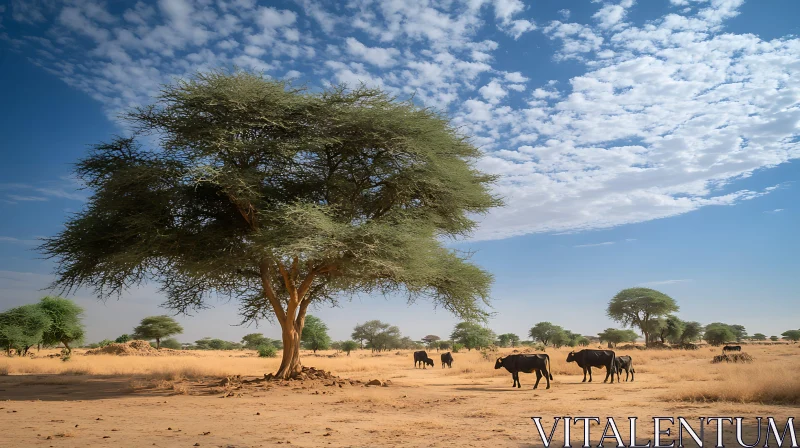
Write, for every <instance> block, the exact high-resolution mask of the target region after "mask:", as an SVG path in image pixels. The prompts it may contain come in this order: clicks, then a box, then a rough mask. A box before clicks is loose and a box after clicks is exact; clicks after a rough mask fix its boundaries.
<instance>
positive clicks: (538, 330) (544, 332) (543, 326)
mask: <svg viewBox="0 0 800 448" xmlns="http://www.w3.org/2000/svg"><path fill="white" fill-rule="evenodd" d="M563 333H564V329H563V328H561V327H560V326H558V325H554V324H551V323H550V322H539V323H538V324H536V325H534V326H533V328H531V329H530V331H528V336H530V337H531V339H533V340H534V341H539V342H541V343H542V344H544V345H547V344H548V342H553V339H558V338H563V337H564V336H565V335H564V334H563ZM559 342H561V339H559Z"/></svg>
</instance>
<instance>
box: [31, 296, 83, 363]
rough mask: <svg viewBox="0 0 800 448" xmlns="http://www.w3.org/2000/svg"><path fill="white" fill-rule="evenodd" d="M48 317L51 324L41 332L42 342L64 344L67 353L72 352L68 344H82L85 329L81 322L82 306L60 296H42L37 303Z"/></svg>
mask: <svg viewBox="0 0 800 448" xmlns="http://www.w3.org/2000/svg"><path fill="white" fill-rule="evenodd" d="M38 305H39V306H40V307H41V308H42V310H43V311H44V312H45V313H46V314H47V316H48V317H49V318H50V321H51V324H50V326H49V327H48V328H47V330H45V332H44V333H43V334H42V343H43V344H44V345H48V346H54V345H57V344H59V343H61V344H64V348H65V349H66V350H67V354H70V353H72V347H70V344H73V343H74V344H82V343H83V338H84V336H85V330H84V326H83V322H82V318H83V308H81V307H80V306H78V305H76V304H75V302H73V301H72V300H69V299H64V298H62V297H53V296H46V297H42V299H41V300H40V301H39V304H38Z"/></svg>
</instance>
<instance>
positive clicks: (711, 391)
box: [664, 361, 800, 405]
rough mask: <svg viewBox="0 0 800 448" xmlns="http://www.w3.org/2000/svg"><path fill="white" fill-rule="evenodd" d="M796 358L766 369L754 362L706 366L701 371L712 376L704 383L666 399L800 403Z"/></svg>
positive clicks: (670, 395)
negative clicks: (704, 369)
mask: <svg viewBox="0 0 800 448" xmlns="http://www.w3.org/2000/svg"><path fill="white" fill-rule="evenodd" d="M798 364H800V363H798V362H797V361H795V362H793V363H783V364H780V363H775V364H773V365H771V366H770V367H769V368H765V367H764V366H763V365H759V363H758V361H756V362H755V363H753V364H746V365H742V364H730V365H728V364H722V365H714V366H713V367H712V366H707V367H706V369H707V372H705V373H704V375H706V377H707V378H709V379H712V378H713V381H710V382H708V383H705V384H693V385H688V386H684V387H682V388H681V390H680V391H678V392H672V393H670V394H669V395H667V396H665V397H664V398H665V399H667V400H676V401H690V402H704V403H705V402H731V403H759V404H783V405H800V379H798V376H797V367H798Z"/></svg>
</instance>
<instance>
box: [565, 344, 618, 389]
mask: <svg viewBox="0 0 800 448" xmlns="http://www.w3.org/2000/svg"><path fill="white" fill-rule="evenodd" d="M616 359H617V355H616V353H614V351H613V350H591V349H585V350H581V351H579V352H569V355H567V362H576V363H578V366H580V367H581V368H582V369H583V382H584V383H585V382H586V372H589V382H590V383H591V382H592V367H605V368H606V378H605V379H604V380H603V382H604V383H605V382H606V381H608V376H609V375H611V384H614V372H616V371H617V369H616V366H615V365H616ZM617 380H619V373H617Z"/></svg>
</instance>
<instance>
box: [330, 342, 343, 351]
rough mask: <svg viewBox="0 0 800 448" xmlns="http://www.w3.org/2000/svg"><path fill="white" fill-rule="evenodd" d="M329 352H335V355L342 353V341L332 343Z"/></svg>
mask: <svg viewBox="0 0 800 448" xmlns="http://www.w3.org/2000/svg"><path fill="white" fill-rule="evenodd" d="M330 348H331V350H336V353H339V352H340V351H342V341H333V342H331V345H330Z"/></svg>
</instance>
